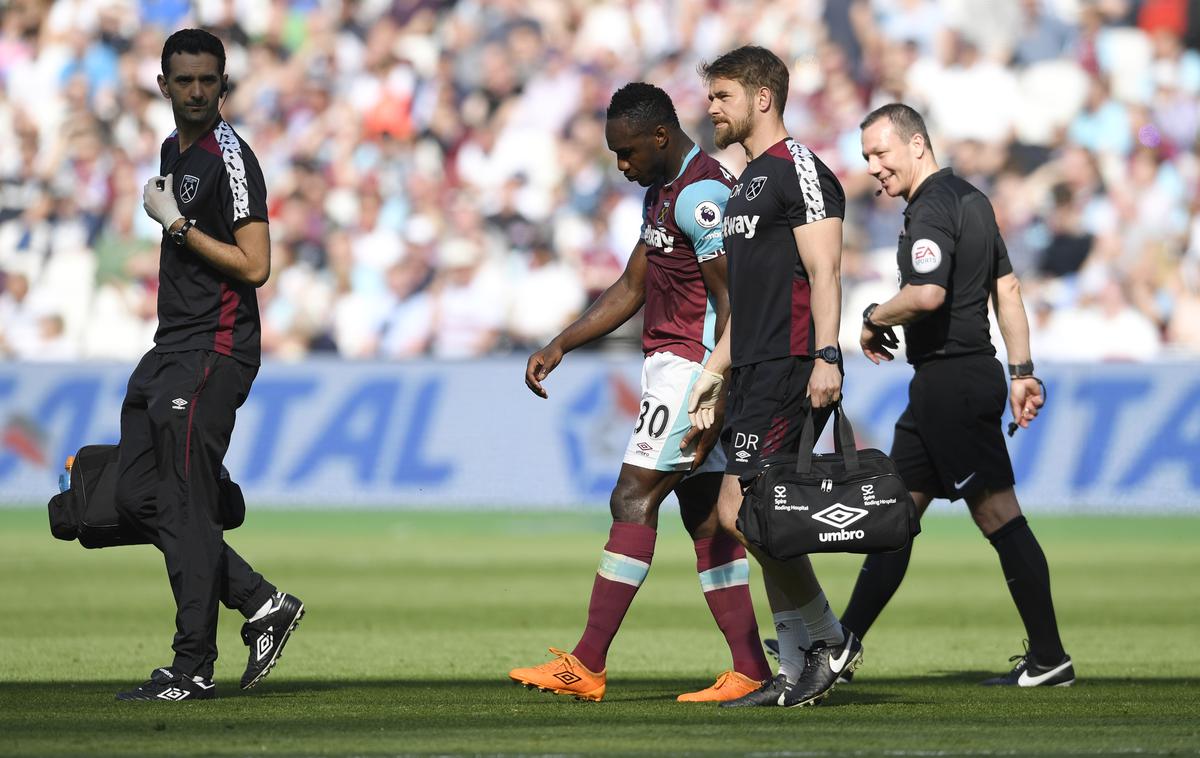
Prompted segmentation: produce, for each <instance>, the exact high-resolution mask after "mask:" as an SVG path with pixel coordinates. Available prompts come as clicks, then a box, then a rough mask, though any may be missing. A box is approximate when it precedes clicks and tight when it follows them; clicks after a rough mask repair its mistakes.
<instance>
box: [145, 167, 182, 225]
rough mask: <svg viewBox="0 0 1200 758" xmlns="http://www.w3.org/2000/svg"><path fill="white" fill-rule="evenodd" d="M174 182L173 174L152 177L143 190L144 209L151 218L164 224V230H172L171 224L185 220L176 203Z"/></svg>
mask: <svg viewBox="0 0 1200 758" xmlns="http://www.w3.org/2000/svg"><path fill="white" fill-rule="evenodd" d="M174 182H175V180H174V176H173V175H172V174H167V175H166V176H152V177H150V181H148V182H146V186H145V187H143V188H142V207H143V208H145V209H146V214H147V215H148V216H150V218H152V219H154V220H155V221H157V222H158V223H160V224H162V227H163V229H169V228H171V224H174V223H175V222H176V221H178V220H179V219H181V218H183V214H182V213H180V212H179V204H178V203H176V202H175V188H174Z"/></svg>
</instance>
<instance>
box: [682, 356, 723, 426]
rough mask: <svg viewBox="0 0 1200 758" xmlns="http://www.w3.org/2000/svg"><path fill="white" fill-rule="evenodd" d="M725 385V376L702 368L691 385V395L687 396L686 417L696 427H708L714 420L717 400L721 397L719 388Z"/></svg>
mask: <svg viewBox="0 0 1200 758" xmlns="http://www.w3.org/2000/svg"><path fill="white" fill-rule="evenodd" d="M724 386H725V377H723V376H721V375H720V374H717V373H714V372H712V371H709V370H708V369H702V370H701V371H700V376H699V377H697V378H696V383H695V384H693V385H692V396H691V397H690V398H688V419H689V420H690V421H691V422H692V426H694V427H696V428H697V429H701V430H703V429H708V428H709V427H711V426H712V425H713V423H714V422H715V421H716V416H717V401H718V400H720V398H721V388H722V387H724Z"/></svg>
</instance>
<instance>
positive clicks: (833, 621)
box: [799, 592, 846, 645]
mask: <svg viewBox="0 0 1200 758" xmlns="http://www.w3.org/2000/svg"><path fill="white" fill-rule="evenodd" d="M799 614H800V615H801V616H803V617H804V624H805V626H807V627H808V637H809V639H811V640H812V641H813V642H827V643H829V644H830V645H840V644H842V642H844V641H845V639H846V635H844V634H842V623H841V622H840V621H838V617H837V616H835V615H834V613H833V611H832V610H830V608H829V601H828V600H826V599H825V593H824V592H818V593H817V596H816V597H814V598H813V599H812V600H809V601H808V603H806V604H805V605H804V606H803V607H802V608H800V609H799Z"/></svg>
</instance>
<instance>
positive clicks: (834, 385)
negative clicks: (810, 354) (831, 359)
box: [808, 358, 842, 408]
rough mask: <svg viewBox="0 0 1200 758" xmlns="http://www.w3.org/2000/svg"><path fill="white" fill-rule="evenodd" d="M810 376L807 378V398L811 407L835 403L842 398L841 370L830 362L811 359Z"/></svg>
mask: <svg viewBox="0 0 1200 758" xmlns="http://www.w3.org/2000/svg"><path fill="white" fill-rule="evenodd" d="M813 364H814V365H813V371H812V376H810V377H809V378H808V399H809V402H811V403H812V407H813V408H824V407H825V406H827V405H836V404H837V402H838V401H839V400H841V399H842V372H841V371H840V370H839V369H838V367H837V366H836V365H834V364H832V363H826V362H825V361H823V360H821V359H819V358H818V359H817V360H815V361H813Z"/></svg>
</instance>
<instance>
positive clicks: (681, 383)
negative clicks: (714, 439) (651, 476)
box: [625, 353, 725, 474]
mask: <svg viewBox="0 0 1200 758" xmlns="http://www.w3.org/2000/svg"><path fill="white" fill-rule="evenodd" d="M702 368H703V367H702V366H701V365H700V364H699V363H696V362H695V361H689V360H687V359H686V358H680V357H679V356H678V355H675V354H673V353H654V354H653V355H651V356H649V357H648V358H646V360H645V362H644V363H643V364H642V401H641V404H640V405H639V406H638V416H637V418H636V419H634V422H633V434H632V435H631V436H630V437H629V445H628V447H626V448H625V463H628V464H630V465H631V466H638V467H639V468H649V469H656V470H658V471H687V470H688V469H690V468H691V467H692V461H693V460H694V458H695V455H694V453H693V451H691V450H687V451H684V450H680V449H679V443H680V442H681V441H682V440H683V435H684V434H686V433H687V430H688V429H689V428H690V427H691V422H690V421H688V415H687V406H688V398H689V397H690V396H691V394H692V385H693V384H695V383H696V379H697V377H699V376H700V371H701V370H702ZM724 470H725V453H724V451H723V450H722V449H721V445H720V444H719V443H718V444H716V445H714V446H713V449H712V451H711V452H710V453H709V454H708V457H707V458H705V459H704V463H703V464H701V466H700V468H698V469H696V471H694V472H692V473H693V474H703V473H707V472H710V471H724Z"/></svg>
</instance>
